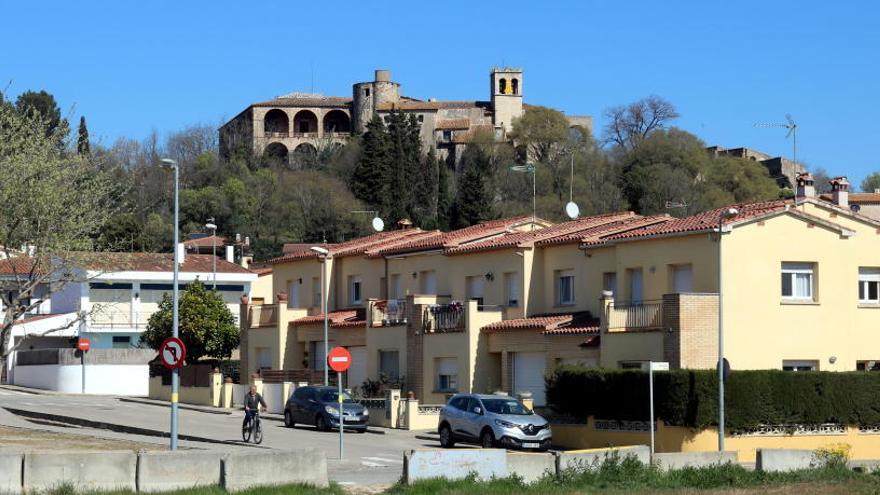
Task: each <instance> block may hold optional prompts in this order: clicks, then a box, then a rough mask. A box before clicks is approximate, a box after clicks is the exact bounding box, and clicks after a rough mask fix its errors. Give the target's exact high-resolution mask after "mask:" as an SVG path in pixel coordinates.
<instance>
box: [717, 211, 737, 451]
mask: <svg viewBox="0 0 880 495" xmlns="http://www.w3.org/2000/svg"><path fill="white" fill-rule="evenodd" d="M738 213H739V211H738V210H737V209H736V208H725V209H724V210H723V211H722V212H721V214H720V215H718V451H719V452H724V298H723V297H722V294H723V292H722V289H723V284H722V281H723V278H722V273H723V271H722V269H721V261H722V257H721V254H722V251H721V239H722V237H723V235H724V221H725V220H728V219H730V218H733V217H735V216H736V215H737V214H738Z"/></svg>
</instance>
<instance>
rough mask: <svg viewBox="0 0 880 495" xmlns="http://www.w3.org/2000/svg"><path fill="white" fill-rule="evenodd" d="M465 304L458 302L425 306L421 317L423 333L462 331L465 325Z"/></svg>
mask: <svg viewBox="0 0 880 495" xmlns="http://www.w3.org/2000/svg"><path fill="white" fill-rule="evenodd" d="M465 315H466V311H465V305H464V304H462V303H460V302H451V303H449V304H433V305H430V306H426V307H425V309H424V315H423V318H422V322H423V324H422V325H423V328H422V330H423V331H424V332H425V333H453V332H464V331H465V328H466V326H467V317H466V316H465Z"/></svg>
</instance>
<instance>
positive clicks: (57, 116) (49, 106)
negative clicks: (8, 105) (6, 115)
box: [15, 91, 67, 136]
mask: <svg viewBox="0 0 880 495" xmlns="http://www.w3.org/2000/svg"><path fill="white" fill-rule="evenodd" d="M15 108H16V110H17V111H18V113H19V114H21V115H27V114H32V115H33V116H36V117H38V118H39V119H41V120H42V121H43V123H44V132H45V133H46V135H47V136H49V135H52V134H54V133H55V131H56V130H60V131H62V132H63V133H64V134H66V133H67V129H66V128H67V121H66V120H62V119H61V109H60V108H58V104H57V103H56V102H55V97H54V96H52V95H51V94H49V93H47V92H45V91H40V92H36V91H25V92H24V93H22V94H20V95H18V98H17V99H16V100H15Z"/></svg>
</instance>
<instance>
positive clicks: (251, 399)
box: [241, 385, 266, 431]
mask: <svg viewBox="0 0 880 495" xmlns="http://www.w3.org/2000/svg"><path fill="white" fill-rule="evenodd" d="M260 406H262V407H263V409H266V401H265V400H264V399H263V396H262V395H260V394H258V393H257V387H255V386H253V385H251V389H250V391H249V392H248V393H247V395H245V396H244V421H242V423H241V429H242V431H244V430H246V429H247V426H248V421H250V419H251V418H253V417H254V416H256V415H257V414H258V413H259V412H260Z"/></svg>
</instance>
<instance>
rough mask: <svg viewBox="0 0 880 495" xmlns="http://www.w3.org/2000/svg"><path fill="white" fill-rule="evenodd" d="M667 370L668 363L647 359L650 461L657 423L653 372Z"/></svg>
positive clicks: (652, 456) (652, 454)
mask: <svg viewBox="0 0 880 495" xmlns="http://www.w3.org/2000/svg"><path fill="white" fill-rule="evenodd" d="M655 371H669V363H667V362H656V361H648V400H649V401H651V407H650V409H651V424H649V425H648V429H650V430H651V462H653V460H654V429H655V427H656V426H657V424H656V423H655V422H654V372H655Z"/></svg>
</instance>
